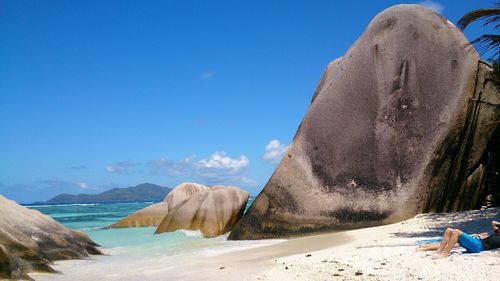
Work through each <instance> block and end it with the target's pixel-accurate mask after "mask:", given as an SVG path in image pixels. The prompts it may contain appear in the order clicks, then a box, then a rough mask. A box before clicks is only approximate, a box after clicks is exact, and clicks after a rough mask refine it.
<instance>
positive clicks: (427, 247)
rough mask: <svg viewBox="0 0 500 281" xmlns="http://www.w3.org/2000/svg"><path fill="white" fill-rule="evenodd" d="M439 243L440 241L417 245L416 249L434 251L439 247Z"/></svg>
mask: <svg viewBox="0 0 500 281" xmlns="http://www.w3.org/2000/svg"><path fill="white" fill-rule="evenodd" d="M440 245H441V244H440V243H432V244H425V245H420V246H418V247H417V251H435V250H437V249H439V246H440Z"/></svg>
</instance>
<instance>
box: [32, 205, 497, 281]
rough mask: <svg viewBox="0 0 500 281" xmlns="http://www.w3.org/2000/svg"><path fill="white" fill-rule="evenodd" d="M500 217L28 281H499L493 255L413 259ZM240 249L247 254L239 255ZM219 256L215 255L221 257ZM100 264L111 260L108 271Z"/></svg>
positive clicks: (116, 264)
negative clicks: (435, 241)
mask: <svg viewBox="0 0 500 281" xmlns="http://www.w3.org/2000/svg"><path fill="white" fill-rule="evenodd" d="M499 216H500V209H498V208H496V209H487V210H481V211H469V212H460V213H447V214H422V215H418V216H417V217H415V218H413V219H410V220H407V221H404V222H400V223H395V224H391V225H385V226H379V227H373V228H365V229H359V230H352V231H345V232H338V233H330V234H323V235H316V236H309V237H303V238H297V239H290V240H286V241H269V240H262V241H235V242H233V241H227V243H229V244H231V245H230V247H226V248H224V249H223V250H221V249H218V250H215V251H211V250H210V249H206V251H202V252H198V253H196V254H192V253H191V254H185V255H179V256H178V257H176V258H175V259H172V258H168V255H169V253H163V254H162V255H157V254H155V255H154V256H152V257H149V258H143V259H140V260H137V259H128V260H127V261H126V262H123V261H122V260H121V259H120V257H119V254H118V256H115V257H113V256H109V257H104V258H103V257H99V258H96V259H92V260H87V261H65V262H58V263H56V266H55V268H56V269H58V270H61V271H63V274H61V275H53V274H32V275H31V276H32V277H34V278H35V280H498V278H497V277H498V276H499V275H500V251H499V250H496V251H486V252H482V253H480V254H464V253H462V251H464V249H462V248H459V247H457V248H456V249H454V250H453V251H452V255H451V256H450V257H449V258H447V259H440V260H435V259H432V257H431V256H429V254H430V253H425V252H416V251H415V249H416V243H417V241H422V240H428V239H432V238H435V237H438V236H440V235H441V233H442V232H443V230H444V229H445V228H446V227H448V226H451V227H456V228H460V229H463V230H464V231H467V232H470V233H478V232H484V231H489V229H490V221H491V220H492V219H495V220H498V219H499ZM242 248H246V249H243V250H242ZM221 252H222V253H221ZM106 259H108V260H109V259H112V260H113V262H112V263H109V261H106Z"/></svg>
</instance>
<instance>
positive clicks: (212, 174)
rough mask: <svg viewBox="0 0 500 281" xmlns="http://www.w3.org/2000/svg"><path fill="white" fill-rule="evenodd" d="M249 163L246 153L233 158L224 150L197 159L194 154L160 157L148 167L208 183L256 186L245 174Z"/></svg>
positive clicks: (152, 171) (165, 174)
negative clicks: (176, 159)
mask: <svg viewBox="0 0 500 281" xmlns="http://www.w3.org/2000/svg"><path fill="white" fill-rule="evenodd" d="M249 164H250V160H248V158H247V157H246V156H245V155H240V156H239V157H237V158H231V157H230V156H228V155H227V154H226V153H225V152H224V151H217V152H214V153H213V154H212V155H210V157H208V159H200V160H197V158H196V156H194V155H193V156H190V157H187V158H184V159H182V160H180V161H172V160H168V159H165V158H160V159H158V160H152V161H149V162H148V163H147V164H146V167H148V168H149V171H150V172H151V173H152V174H159V175H164V176H170V177H178V176H185V177H194V178H197V179H200V180H201V181H202V183H207V184H235V185H237V184H238V183H242V184H246V185H251V186H254V185H256V184H257V183H256V182H255V181H254V180H252V179H250V178H248V177H246V176H245V175H244V172H245V171H246V168H247V167H248V166H249Z"/></svg>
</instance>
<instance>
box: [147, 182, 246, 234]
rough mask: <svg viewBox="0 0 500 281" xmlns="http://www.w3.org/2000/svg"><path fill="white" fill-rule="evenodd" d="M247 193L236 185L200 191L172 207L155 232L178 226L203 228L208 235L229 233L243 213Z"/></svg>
mask: <svg viewBox="0 0 500 281" xmlns="http://www.w3.org/2000/svg"><path fill="white" fill-rule="evenodd" d="M248 196H249V194H248V192H246V191H244V190H242V189H239V188H237V187H233V186H228V187H225V186H214V187H212V188H209V189H206V190H203V191H200V192H198V193H195V194H194V195H193V196H192V197H191V198H189V199H188V200H185V201H184V202H182V203H180V204H179V205H178V206H177V207H175V208H174V209H172V210H169V213H168V215H167V216H166V217H165V219H164V220H163V221H162V222H161V224H160V225H159V226H158V228H157V229H156V232H155V233H157V234H158V233H162V232H169V231H175V230H178V229H187V230H200V231H201V233H202V234H203V236H205V237H214V236H218V235H221V234H224V233H227V232H229V231H231V229H232V227H233V226H234V224H235V223H236V222H237V221H238V219H239V218H240V217H241V216H242V215H243V212H244V211H245V206H246V203H247V201H248Z"/></svg>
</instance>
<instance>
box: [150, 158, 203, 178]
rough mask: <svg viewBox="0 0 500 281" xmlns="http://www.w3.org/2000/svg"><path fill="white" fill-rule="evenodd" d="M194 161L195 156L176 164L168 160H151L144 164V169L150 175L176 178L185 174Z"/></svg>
mask: <svg viewBox="0 0 500 281" xmlns="http://www.w3.org/2000/svg"><path fill="white" fill-rule="evenodd" d="M195 159H196V156H194V155H193V156H189V157H186V158H184V159H182V160H180V161H178V162H175V161H172V160H168V159H165V158H160V159H157V160H151V161H149V162H148V163H146V167H148V168H149V171H150V172H151V173H152V174H159V175H164V176H170V177H178V176H181V175H183V174H185V173H186V171H188V170H189V167H190V165H191V164H192V162H193V161H194V160H195Z"/></svg>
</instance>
